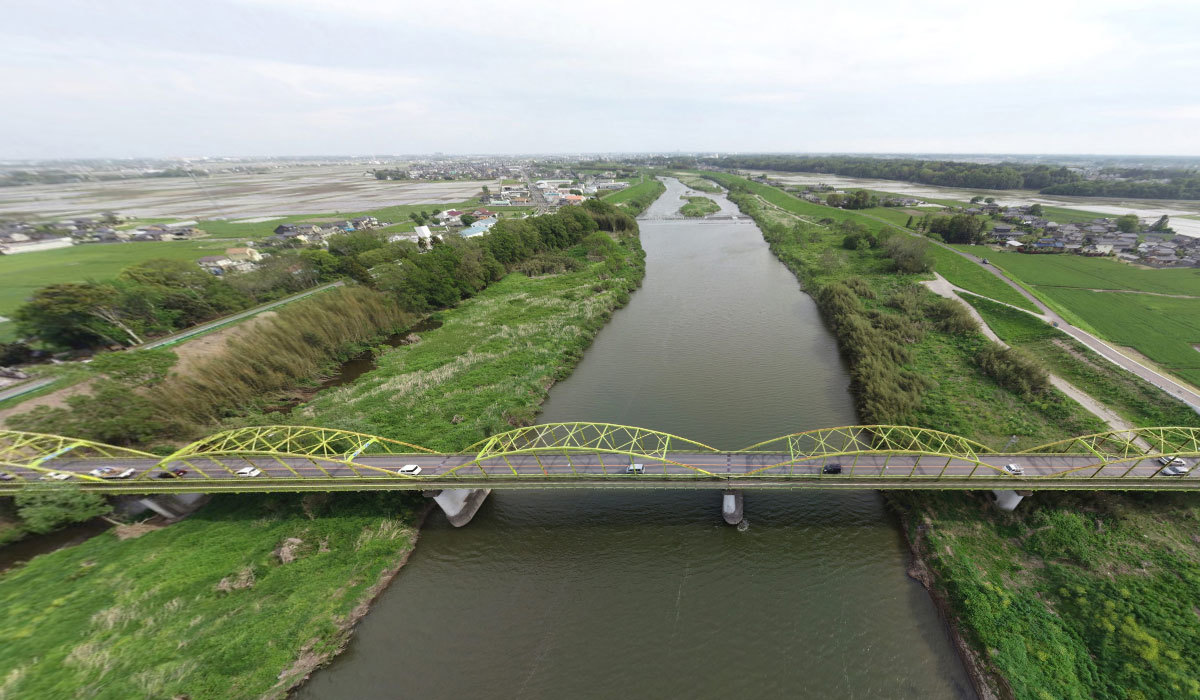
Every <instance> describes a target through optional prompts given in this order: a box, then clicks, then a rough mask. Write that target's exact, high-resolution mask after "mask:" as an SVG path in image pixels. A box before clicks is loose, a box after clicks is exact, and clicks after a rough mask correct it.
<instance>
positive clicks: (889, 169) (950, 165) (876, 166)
mask: <svg viewBox="0 0 1200 700" xmlns="http://www.w3.org/2000/svg"><path fill="white" fill-rule="evenodd" d="M702 161H703V162H705V163H708V164H710V165H717V166H721V167H726V168H752V169H756V170H783V171H790V172H809V173H829V174H831V175H846V176H849V177H871V178H879V179H882V180H902V181H905V182H920V183H924V184H927V185H940V186H943V187H972V188H978V189H985V190H1015V189H1042V188H1045V187H1050V186H1052V185H1059V184H1063V183H1072V182H1079V181H1082V180H1083V176H1082V175H1080V174H1079V173H1077V172H1074V171H1072V170H1069V169H1068V168H1066V167H1053V166H1049V165H1026V164H1021V163H1000V164H993V163H963V162H958V161H949V160H917V159H914V158H865V157H861V156H858V157H855V156H824V157H802V156H785V155H759V156H725V157H720V158H705V159H702Z"/></svg>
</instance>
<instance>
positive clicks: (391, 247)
mask: <svg viewBox="0 0 1200 700" xmlns="http://www.w3.org/2000/svg"><path fill="white" fill-rule="evenodd" d="M636 230H637V223H636V222H635V221H634V220H633V219H632V218H631V217H629V216H628V215H627V214H625V213H624V212H622V211H620V210H619V209H617V208H616V207H614V206H612V205H611V204H607V203H605V202H602V201H599V200H589V201H587V202H586V203H585V204H584V205H583V206H581V207H567V208H565V209H563V210H561V211H559V212H558V213H556V214H548V215H545V216H537V217H532V218H528V219H505V220H502V221H499V222H497V223H496V225H495V226H493V227H492V228H491V230H490V231H489V232H488V233H487V234H486V235H483V236H477V237H472V238H460V237H457V236H453V235H448V236H443V238H444V239H445V240H444V241H439V239H437V238H434V239H433V247H432V249H431V250H429V251H428V252H424V251H422V250H421V248H419V247H418V246H417V245H416V244H415V243H412V242H410V241H397V242H391V243H389V242H388V241H387V240H386V238H385V237H384V236H382V235H380V234H378V233H375V232H373V231H355V232H351V233H347V234H344V235H341V236H335V237H334V238H331V239H330V241H329V250H328V251H312V252H310V253H309V255H310V257H311V258H312V259H313V260H314V261H315V262H316V265H317V266H318V267H319V268H320V269H323V270H326V269H327V270H333V271H337V270H346V271H348V273H349V274H350V275H351V276H352V277H354V278H355V279H357V280H358V281H360V282H362V283H364V284H366V285H368V286H371V287H374V288H376V289H379V290H380V291H384V292H386V293H388V294H390V295H391V296H392V297H393V298H394V299H395V301H396V302H397V303H398V304H399V305H400V308H402V309H403V310H405V311H411V312H415V313H424V312H427V311H430V310H433V309H439V308H446V307H449V306H453V305H454V304H456V303H458V301H459V300H461V299H465V298H467V297H469V296H472V295H474V294H476V293H477V292H479V291H480V290H482V289H483V288H484V287H486V286H487V285H489V284H491V283H492V282H494V281H496V280H498V279H500V278H501V277H503V276H504V275H505V274H506V273H508V272H510V271H513V270H517V269H522V266H524V269H532V270H536V269H543V268H545V269H562V268H563V265H562V264H559V263H555V264H553V265H549V266H547V265H544V264H541V263H538V262H533V263H532V264H529V265H527V264H526V263H530V262H531V261H536V260H537V259H538V258H539V257H541V256H554V255H558V254H559V251H564V250H566V249H568V248H571V247H573V246H577V245H579V244H580V243H583V242H585V239H586V240H587V241H589V242H590V243H589V246H588V247H587V251H588V254H591V255H596V256H598V257H596V258H595V259H597V260H607V261H608V264H609V266H610V267H611V268H613V269H614V270H615V269H616V268H619V266H620V264H621V253H620V251H619V250H618V249H617V248H616V244H615V243H614V242H613V240H612V237H611V236H609V235H608V233H603V234H601V235H600V236H599V237H593V236H592V235H593V234H595V233H597V232H600V231H604V232H611V233H616V234H618V235H621V234H626V233H632V232H634V231H636ZM602 241H603V242H602Z"/></svg>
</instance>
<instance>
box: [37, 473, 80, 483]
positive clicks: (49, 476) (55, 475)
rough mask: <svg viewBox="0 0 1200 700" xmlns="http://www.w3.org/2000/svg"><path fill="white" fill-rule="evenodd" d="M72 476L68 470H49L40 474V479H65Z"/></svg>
mask: <svg viewBox="0 0 1200 700" xmlns="http://www.w3.org/2000/svg"><path fill="white" fill-rule="evenodd" d="M72 476H73V474H71V473H70V472H49V473H47V474H42V481H66V480H67V479H70V478H71V477H72Z"/></svg>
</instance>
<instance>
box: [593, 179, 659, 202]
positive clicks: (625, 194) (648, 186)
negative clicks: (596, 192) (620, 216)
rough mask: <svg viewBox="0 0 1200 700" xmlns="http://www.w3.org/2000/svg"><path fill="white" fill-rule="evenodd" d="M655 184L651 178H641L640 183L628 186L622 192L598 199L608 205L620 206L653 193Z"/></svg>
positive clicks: (614, 192)
mask: <svg viewBox="0 0 1200 700" xmlns="http://www.w3.org/2000/svg"><path fill="white" fill-rule="evenodd" d="M655 183H656V181H655V180H654V179H653V178H649V177H643V178H642V179H641V180H640V181H638V182H636V183H635V184H632V185H630V186H629V187H626V188H625V189H623V190H615V191H613V192H609V193H608V194H606V195H602V196H601V197H600V199H603V200H604V201H606V202H608V203H609V204H622V203H624V202H628V201H629V200H631V199H634V198H635V197H639V196H641V195H646V194H649V193H651V192H653V191H654V189H655Z"/></svg>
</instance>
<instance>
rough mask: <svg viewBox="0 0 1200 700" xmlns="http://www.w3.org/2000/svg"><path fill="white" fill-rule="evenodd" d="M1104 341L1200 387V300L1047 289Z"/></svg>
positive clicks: (1043, 290) (1047, 293)
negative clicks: (1198, 347)
mask: <svg viewBox="0 0 1200 700" xmlns="http://www.w3.org/2000/svg"><path fill="white" fill-rule="evenodd" d="M1041 291H1042V293H1044V294H1045V295H1046V296H1048V297H1050V298H1051V299H1053V300H1054V301H1056V302H1058V303H1059V304H1062V305H1063V306H1065V307H1067V308H1069V309H1071V310H1072V311H1074V312H1075V313H1076V314H1078V315H1079V316H1080V317H1081V318H1083V320H1084V321H1086V322H1087V324H1088V325H1089V326H1091V327H1092V328H1094V329H1095V330H1096V332H1097V333H1099V334H1100V335H1101V337H1103V338H1105V339H1106V340H1109V341H1111V342H1113V343H1116V344H1118V345H1127V346H1129V347H1132V348H1134V349H1135V350H1137V351H1138V352H1140V353H1142V354H1143V355H1145V356H1146V357H1149V358H1150V359H1151V360H1154V361H1155V362H1157V363H1158V364H1160V365H1162V366H1163V367H1164V368H1165V369H1167V370H1170V371H1172V372H1174V373H1175V374H1178V375H1179V376H1181V377H1183V378H1184V379H1186V380H1187V381H1189V382H1191V383H1192V384H1197V385H1200V351H1197V350H1196V349H1195V346H1196V345H1200V299H1174V298H1171V297H1157V296H1149V295H1146V294H1123V293H1117V292H1090V291H1087V290H1083V289H1064V288H1061V287H1042V288H1041Z"/></svg>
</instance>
